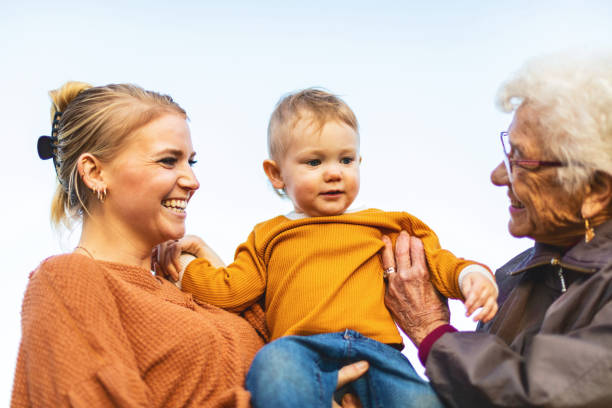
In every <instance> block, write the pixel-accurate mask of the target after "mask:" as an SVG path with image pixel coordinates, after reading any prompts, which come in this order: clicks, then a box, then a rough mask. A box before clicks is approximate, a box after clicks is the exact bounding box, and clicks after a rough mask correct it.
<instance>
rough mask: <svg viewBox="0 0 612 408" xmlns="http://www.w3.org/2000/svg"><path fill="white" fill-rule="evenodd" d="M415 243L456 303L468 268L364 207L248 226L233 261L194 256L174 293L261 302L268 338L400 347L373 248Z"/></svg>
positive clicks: (420, 227)
mask: <svg viewBox="0 0 612 408" xmlns="http://www.w3.org/2000/svg"><path fill="white" fill-rule="evenodd" d="M401 230H406V231H407V232H408V233H409V234H411V235H413V236H417V237H419V238H420V239H421V240H422V241H423V245H424V247H425V255H426V259H427V263H428V265H429V268H430V270H431V278H432V281H433V283H434V285H435V286H436V288H437V289H438V290H439V291H440V292H441V293H442V294H443V295H444V296H446V297H451V298H462V295H461V291H460V289H459V285H458V277H459V274H460V272H461V270H462V269H463V268H464V267H466V266H468V265H470V264H474V263H475V262H472V261H467V260H464V259H460V258H457V257H455V256H454V255H453V254H452V253H450V252H449V251H447V250H444V249H441V248H440V244H439V242H438V238H437V237H436V234H435V233H434V232H433V231H432V230H431V229H430V228H429V227H427V225H425V223H423V222H422V221H420V220H419V219H418V218H416V217H414V216H412V215H410V214H408V213H405V212H384V211H381V210H376V209H369V210H364V211H359V212H354V213H345V214H342V215H337V216H326V217H309V218H302V219H297V220H292V219H289V218H287V217H285V216H278V217H276V218H273V219H271V220H268V221H266V222H263V223H261V224H258V225H256V226H255V228H254V229H253V231H252V232H251V234H250V235H249V237H248V239H247V241H246V242H245V243H243V244H241V245H240V246H239V247H238V249H237V250H236V255H235V260H234V262H233V263H232V264H231V265H229V266H227V267H225V268H214V267H212V266H211V265H210V263H209V262H208V261H206V260H205V259H203V258H198V259H196V260H194V261H192V262H191V263H189V265H188V266H187V268H186V270H185V274H184V275H183V279H182V288H183V290H185V291H188V292H190V293H192V294H193V295H194V297H195V298H197V299H200V300H202V301H205V302H209V303H212V304H214V305H217V306H220V307H222V308H226V309H229V310H234V311H240V310H243V309H244V308H245V307H248V306H250V305H252V304H253V303H254V302H256V301H257V300H258V299H260V298H261V297H262V296H265V308H266V323H267V325H268V328H269V329H270V332H271V337H272V339H276V338H278V337H281V336H286V335H312V334H320V333H331V332H338V331H342V330H344V329H352V330H356V331H358V332H360V333H362V334H363V335H365V336H367V337H370V338H372V339H374V340H377V341H380V342H382V343H387V344H401V343H402V339H401V336H400V334H399V332H398V330H397V328H396V326H395V323H394V322H393V319H392V318H391V315H390V313H389V311H388V310H387V308H386V307H385V304H384V295H385V283H384V281H383V277H382V271H383V269H382V264H381V259H380V250H381V249H382V248H383V246H384V244H383V242H382V241H381V236H382V235H383V234H387V235H389V236H390V237H391V238H392V240H393V241H394V240H395V238H396V237H397V235H398V233H399V232H400V231H401Z"/></svg>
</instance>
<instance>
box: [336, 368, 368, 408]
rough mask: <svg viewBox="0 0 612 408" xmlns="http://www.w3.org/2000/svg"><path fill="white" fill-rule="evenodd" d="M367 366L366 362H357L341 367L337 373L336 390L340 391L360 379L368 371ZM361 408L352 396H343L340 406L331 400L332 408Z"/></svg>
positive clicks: (359, 403)
mask: <svg viewBox="0 0 612 408" xmlns="http://www.w3.org/2000/svg"><path fill="white" fill-rule="evenodd" d="M369 367H370V366H369V364H368V363H367V361H358V362H356V363H353V364H349V365H347V366H344V367H342V368H341V369H340V370H339V371H338V385H337V386H336V389H340V388H341V387H342V386H344V385H346V384H348V383H350V382H351V381H355V380H356V379H358V378H359V377H361V376H362V375H363V374H364V373H365V372H366V371H368V368H369ZM336 407H338V408H339V407H342V408H361V402H360V401H359V400H358V399H357V397H355V396H354V395H352V394H344V396H343V397H342V405H338V404H337V403H336V401H334V399H333V398H332V408H336Z"/></svg>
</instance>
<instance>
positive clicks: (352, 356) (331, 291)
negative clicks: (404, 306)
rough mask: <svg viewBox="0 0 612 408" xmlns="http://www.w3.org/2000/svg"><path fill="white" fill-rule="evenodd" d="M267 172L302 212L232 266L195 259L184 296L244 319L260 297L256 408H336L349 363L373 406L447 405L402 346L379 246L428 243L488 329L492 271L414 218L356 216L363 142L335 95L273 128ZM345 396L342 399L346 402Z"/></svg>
mask: <svg viewBox="0 0 612 408" xmlns="http://www.w3.org/2000/svg"><path fill="white" fill-rule="evenodd" d="M268 148H269V158H268V159H267V160H265V161H264V163H263V168H264V171H265V173H266V175H267V176H268V178H269V180H270V182H271V183H272V186H273V187H274V188H275V189H276V190H277V191H279V192H281V193H282V194H284V195H286V196H287V197H289V199H290V200H291V201H292V203H293V206H294V211H293V212H291V213H289V214H287V215H280V216H278V217H275V218H273V219H271V220H268V221H265V222H263V223H261V224H258V225H256V226H255V228H254V229H253V231H252V232H251V234H250V235H249V237H248V239H247V241H246V242H245V243H243V244H241V245H240V246H239V247H238V249H237V250H236V255H235V260H234V262H233V263H232V264H231V265H229V266H227V267H220V268H218V267H215V266H213V265H212V264H211V263H210V262H209V260H207V259H204V258H197V259H195V260H193V261H191V262H190V263H189V264H188V265H187V267H186V268H185V271H184V273H183V274H182V276H181V281H180V282H181V285H182V289H183V290H185V291H188V292H191V293H192V294H193V295H194V297H195V298H196V299H198V300H200V301H203V302H208V303H211V304H214V305H217V306H220V307H222V308H225V309H229V310H233V311H242V310H244V309H245V308H247V307H249V306H250V305H252V304H253V303H255V302H257V301H258V300H260V299H261V298H262V297H263V299H264V303H265V310H266V323H267V325H268V328H269V331H270V334H271V339H272V340H274V341H273V342H272V343H270V344H268V345H267V346H265V347H264V348H263V349H262V350H261V351H260V352H259V353H258V354H257V356H256V357H255V360H254V361H253V364H252V366H251V369H250V372H249V374H248V376H247V380H246V387H247V389H248V390H249V391H251V394H252V403H253V406H254V407H279V406H287V407H289V406H291V407H295V406H308V407H317V406H329V400H330V398H331V397H332V394H333V393H334V389H335V387H336V380H337V370H338V369H339V368H340V367H342V366H343V365H345V364H347V363H350V362H354V361H358V360H367V361H368V362H369V363H370V369H369V370H368V372H367V373H366V374H365V375H364V377H362V378H360V379H359V380H357V381H355V382H353V383H352V384H350V387H351V388H350V390H344V391H350V392H353V393H356V394H357V395H358V397H359V398H360V400H361V402H362V404H363V405H364V406H385V407H393V406H405V405H406V404H408V403H410V404H413V405H414V406H419V407H420V406H440V403H439V401H438V399H437V397H436V396H435V393H434V392H433V391H432V389H431V387H430V386H429V384H428V383H426V382H425V381H423V380H422V379H420V377H419V376H418V375H417V374H416V373H415V371H414V369H413V368H412V366H411V365H410V363H409V361H408V360H407V359H406V357H405V356H404V355H402V354H401V353H400V350H401V348H402V338H401V336H400V334H399V332H398V330H397V328H396V325H395V323H394V322H393V319H392V318H391V315H390V314H389V312H388V310H387V309H386V307H385V304H384V294H385V282H384V279H383V273H382V272H383V271H382V265H381V260H380V257H379V252H380V250H381V248H382V247H383V242H382V240H381V236H382V235H383V234H384V235H388V236H390V237H391V239H392V240H394V239H395V237H397V235H398V233H399V232H400V231H401V230H406V231H407V232H408V233H409V234H410V235H413V236H416V237H418V238H420V239H421V240H422V241H423V245H424V247H425V254H426V259H427V264H428V266H429V268H430V271H431V279H432V282H433V284H434V285H435V287H436V288H437V289H438V291H439V292H440V293H441V294H442V295H444V296H446V297H449V298H457V299H467V298H469V299H470V303H471V305H470V307H468V314H469V313H471V312H473V311H474V310H475V309H476V308H478V307H482V308H483V309H482V310H481V312H480V313H479V314H478V315H477V316H476V318H480V319H482V320H483V321H486V320H490V319H491V318H492V317H493V314H494V313H495V308H494V306H493V305H496V297H497V286H496V285H495V281H494V278H493V276H492V274H491V272H490V270H489V269H488V268H486V267H485V266H483V265H481V264H479V263H476V262H473V261H468V260H465V259H461V258H457V257H455V256H454V255H453V254H451V253H450V252H449V251H447V250H444V249H441V248H440V245H439V242H438V239H437V237H436V235H435V234H434V232H433V231H432V230H430V229H429V228H428V227H427V226H426V225H425V224H424V223H423V222H422V221H420V220H419V219H418V218H416V217H414V216H412V215H410V214H407V213H405V212H384V211H381V210H377V209H367V210H363V211H350V210H348V208H349V206H350V205H351V203H352V202H353V200H354V199H355V197H356V196H357V193H358V192H359V164H360V162H361V157H360V155H359V133H358V125H357V119H356V118H355V115H354V113H353V112H352V110H351V109H350V108H349V107H348V106H347V105H346V104H345V103H344V102H343V101H342V100H341V99H340V98H338V97H337V96H335V95H332V94H330V93H328V92H325V91H322V90H318V89H306V90H303V91H300V92H297V93H293V94H290V95H288V96H285V97H284V98H282V99H281V100H280V102H279V103H278V105H277V106H276V109H275V110H274V112H273V113H272V116H271V119H270V123H269V127H268ZM336 398H340V395H339V394H338V395H336Z"/></svg>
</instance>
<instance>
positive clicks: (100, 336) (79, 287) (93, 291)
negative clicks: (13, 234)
mask: <svg viewBox="0 0 612 408" xmlns="http://www.w3.org/2000/svg"><path fill="white" fill-rule="evenodd" d="M259 318H260V319H261V318H263V315H260V316H259ZM256 320H257V319H256ZM260 323H262V322H260ZM259 327H263V326H261V325H260V326H259ZM262 345H263V340H262V339H261V337H260V336H259V335H258V334H257V332H256V330H255V329H254V328H253V326H252V325H250V324H249V323H248V322H247V321H245V320H244V319H242V318H241V317H239V316H237V315H234V314H232V313H229V312H226V311H224V310H222V309H219V308H217V307H215V306H211V305H206V304H202V305H198V304H196V302H194V300H193V298H192V297H191V295H189V294H186V293H184V292H181V291H180V290H178V289H177V288H176V287H175V286H174V285H173V284H171V283H168V282H166V281H164V280H162V279H158V278H156V277H155V276H153V275H152V274H151V272H150V271H148V270H144V269H141V268H137V267H131V266H127V265H121V264H115V263H110V262H102V261H94V260H92V259H91V258H88V257H85V256H82V255H78V254H69V255H60V256H55V257H51V258H48V259H46V260H45V261H43V262H42V263H41V264H40V266H39V267H38V268H37V270H36V271H35V272H34V273H33V274H32V276H31V278H30V282H29V284H28V288H27V291H26V294H25V298H24V301H23V310H22V339H21V344H20V349H19V356H18V361H17V369H16V374H15V383H14V386H13V395H12V400H11V406H12V407H64V406H66V407H67V406H71V407H108V406H121V407H249V399H250V394H249V393H248V391H246V390H245V389H244V387H243V384H244V378H245V375H246V373H247V371H248V368H249V365H250V363H251V360H252V358H253V357H254V355H255V353H256V352H257V350H258V349H259V348H260V347H261V346H262Z"/></svg>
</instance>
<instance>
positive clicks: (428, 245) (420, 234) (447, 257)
mask: <svg viewBox="0 0 612 408" xmlns="http://www.w3.org/2000/svg"><path fill="white" fill-rule="evenodd" d="M404 214H405V217H404V218H403V219H402V220H401V221H400V224H401V228H402V229H404V230H406V231H407V232H408V233H409V234H410V235H412V236H416V237H417V238H419V239H420V240H421V241H422V242H423V247H424V248H425V258H426V260H427V265H428V266H429V269H430V272H431V280H432V283H433V284H434V286H435V287H436V289H438V291H439V292H440V293H441V294H442V295H443V296H445V297H447V298H453V299H461V300H464V296H463V294H462V293H461V289H460V287H459V275H460V274H461V271H463V270H464V269H465V268H466V267H468V266H470V265H479V266H482V267H483V268H485V269H486V270H487V271H488V272H489V273H491V277H493V273H492V272H491V270H490V269H489V268H488V267H487V266H485V265H483V264H480V263H478V262H474V261H469V260H466V259H463V258H458V257H456V256H455V255H453V253H452V252H450V251H448V250H446V249H442V248H441V247H440V242H439V241H438V237H437V235H436V234H435V232H433V230H431V229H430V228H429V227H428V226H427V225H426V224H425V223H424V222H423V221H421V220H419V219H418V218H416V217H415V216H413V215H411V214H408V213H404Z"/></svg>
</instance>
